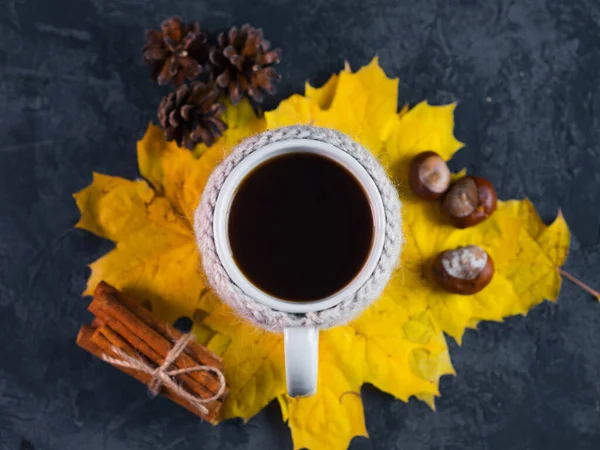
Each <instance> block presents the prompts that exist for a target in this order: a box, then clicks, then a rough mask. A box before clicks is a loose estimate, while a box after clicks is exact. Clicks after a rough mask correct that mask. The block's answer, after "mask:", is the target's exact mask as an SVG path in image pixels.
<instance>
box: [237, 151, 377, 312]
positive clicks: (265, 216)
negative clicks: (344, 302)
mask: <svg viewBox="0 0 600 450" xmlns="http://www.w3.org/2000/svg"><path fill="white" fill-rule="evenodd" d="M372 241H373V215H372V212H371V206H370V204H369V201H368V199H367V196H366V193H365V191H364V190H363V188H362V186H361V185H360V183H359V182H358V180H357V179H356V178H355V177H354V176H353V175H352V174H351V173H349V172H348V171H347V170H346V169H345V168H344V167H342V166H341V165H339V164H338V163H336V162H335V161H333V160H331V159H328V158H325V157H322V156H318V155H314V154H309V153H292V154H287V155H282V156H278V157H275V158H273V159H270V160H268V161H266V162H264V163H262V164H261V165H259V166H258V167H256V168H255V169H254V170H253V171H252V172H250V173H249V174H248V175H246V178H245V179H244V180H243V181H242V182H241V184H240V186H239V188H238V190H237V192H236V194H235V196H234V198H233V202H232V205H231V211H230V216H229V242H230V245H231V250H232V252H233V257H234V260H235V262H236V264H237V265H238V267H239V268H240V269H241V271H242V272H243V274H244V275H245V276H246V278H248V279H249V280H250V281H251V282H252V283H253V284H254V285H255V286H256V287H258V288H259V289H260V290H262V291H264V292H266V293H268V294H270V295H273V296H275V297H277V298H280V299H284V300H292V301H310V300H318V299H322V298H325V297H328V296H329V295H332V294H334V293H335V292H337V291H339V290H340V289H342V288H343V287H344V286H346V285H347V284H348V283H349V282H350V281H352V279H353V278H354V277H355V276H356V275H357V274H358V273H359V272H360V270H361V268H362V267H363V265H364V264H365V262H366V259H367V257H368V255H369V252H370V250H371V245H372Z"/></svg>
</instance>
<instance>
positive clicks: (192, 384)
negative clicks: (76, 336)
mask: <svg viewBox="0 0 600 450" xmlns="http://www.w3.org/2000/svg"><path fill="white" fill-rule="evenodd" d="M97 333H100V334H102V335H103V336H104V337H105V338H106V339H107V340H108V341H109V342H111V343H112V344H113V345H115V346H116V347H118V348H121V347H120V345H121V341H123V342H125V344H127V345H128V346H131V347H133V348H134V349H136V350H137V352H138V353H140V354H141V355H143V356H144V357H145V358H146V359H147V360H148V361H150V362H152V363H153V364H154V365H156V366H160V365H161V364H162V362H163V361H164V360H165V357H164V356H161V355H159V354H158V353H157V352H156V351H155V350H154V349H153V348H152V347H151V346H149V345H148V344H146V342H144V341H143V340H142V339H140V338H139V337H138V336H136V335H135V334H133V333H132V332H131V331H130V330H129V329H128V328H126V327H125V326H123V324H122V323H121V322H119V321H117V320H114V319H113V318H112V317H109V318H107V319H106V320H105V321H104V325H103V326H102V327H100V328H98V330H97ZM124 351H125V350H124ZM190 375H191V374H185V373H184V374H181V375H178V379H179V380H181V383H182V384H183V386H184V387H185V388H186V389H187V390H188V391H190V392H192V393H193V394H195V395H196V396H198V397H200V398H207V397H210V396H212V393H211V391H210V389H208V388H207V387H206V386H205V385H203V384H201V383H199V382H198V381H197V380H195V379H194V378H193V377H192V376H190ZM221 401H222V400H221Z"/></svg>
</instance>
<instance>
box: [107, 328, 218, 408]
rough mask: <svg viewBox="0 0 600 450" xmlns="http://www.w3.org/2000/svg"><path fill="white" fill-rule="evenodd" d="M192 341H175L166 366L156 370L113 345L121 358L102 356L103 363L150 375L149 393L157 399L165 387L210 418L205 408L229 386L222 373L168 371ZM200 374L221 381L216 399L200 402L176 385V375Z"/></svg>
mask: <svg viewBox="0 0 600 450" xmlns="http://www.w3.org/2000/svg"><path fill="white" fill-rule="evenodd" d="M191 338H192V335H191V334H185V335H183V336H181V337H180V338H179V339H178V340H177V341H175V344H174V345H173V348H172V349H171V350H170V351H169V353H168V354H167V356H166V358H165V360H164V361H163V363H162V364H161V365H160V366H158V367H153V366H152V365H150V364H148V363H146V362H145V361H143V360H142V359H141V358H139V357H137V356H131V355H128V354H127V353H125V352H124V351H122V350H121V349H120V348H118V347H116V346H114V345H113V346H112V347H111V350H112V351H113V352H114V353H115V354H116V355H117V356H118V358H113V357H111V356H108V355H106V354H103V355H102V359H103V360H104V361H106V362H108V363H110V364H113V365H115V366H119V367H124V368H127V369H133V370H138V371H140V372H144V373H147V374H148V375H150V376H151V377H152V381H151V382H150V384H149V385H148V389H149V391H150V393H151V394H152V396H156V395H158V393H159V392H160V389H161V387H163V386H164V387H166V388H167V389H169V390H170V391H172V392H173V393H175V394H176V395H177V396H179V397H181V398H183V399H184V400H186V401H187V402H188V403H190V404H191V405H193V406H194V407H195V408H196V409H197V410H198V411H200V412H201V413H203V414H208V409H207V408H206V406H204V405H205V404H206V403H210V402H212V401H214V400H217V399H218V398H219V397H221V396H222V395H223V392H225V387H226V385H225V376H224V375H223V372H221V371H220V370H219V369H217V368H216V367H213V366H203V365H198V366H194V367H189V368H187V369H175V370H168V369H169V367H170V366H171V364H173V362H175V360H176V359H177V358H178V357H179V355H180V354H181V353H182V352H183V351H184V350H185V348H186V347H187V345H188V343H189V342H190V340H191ZM201 371H202V372H211V373H214V374H215V375H216V376H217V378H218V379H219V389H218V390H217V392H216V393H215V394H214V395H212V396H211V397H208V398H199V397H198V396H196V395H194V394H192V393H191V392H189V391H188V390H187V389H185V388H184V387H183V386H181V385H180V384H179V383H177V382H176V381H175V377H176V376H177V375H181V374H184V373H192V372H201Z"/></svg>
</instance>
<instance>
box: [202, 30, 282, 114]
mask: <svg viewBox="0 0 600 450" xmlns="http://www.w3.org/2000/svg"><path fill="white" fill-rule="evenodd" d="M270 47H271V43H270V42H269V41H266V40H265V39H264V37H263V32H262V30H260V29H257V28H253V27H251V26H250V25H248V24H246V25H244V26H243V27H242V28H241V29H240V30H238V29H237V28H236V27H233V28H231V29H230V30H229V33H227V34H225V33H221V34H220V35H219V38H218V44H217V46H216V47H215V48H213V49H212V50H211V52H210V61H211V62H212V64H213V66H214V67H213V75H214V76H215V77H216V79H215V81H216V84H217V85H218V86H219V87H221V88H223V90H224V91H225V93H226V94H227V95H229V98H230V99H231V102H232V103H233V104H234V105H235V104H237V103H239V102H240V100H241V99H242V97H243V96H244V95H248V96H249V97H251V98H252V99H253V100H254V101H256V102H258V103H261V102H262V101H263V98H264V96H263V93H262V91H265V92H267V93H269V94H274V93H275V87H274V86H273V84H272V83H273V81H278V80H279V79H280V78H281V76H280V75H278V74H277V72H275V69H274V68H273V65H275V64H277V63H279V60H280V59H281V49H274V50H269V48H270Z"/></svg>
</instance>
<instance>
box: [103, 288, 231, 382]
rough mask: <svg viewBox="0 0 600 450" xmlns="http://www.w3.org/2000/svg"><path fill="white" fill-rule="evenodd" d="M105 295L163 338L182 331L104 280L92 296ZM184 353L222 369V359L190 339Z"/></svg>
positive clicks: (176, 334) (174, 339)
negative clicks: (113, 299)
mask: <svg viewBox="0 0 600 450" xmlns="http://www.w3.org/2000/svg"><path fill="white" fill-rule="evenodd" d="M107 295H110V296H112V297H114V298H115V299H116V300H117V301H118V302H119V303H121V304H122V305H124V306H125V307H127V309H129V310H130V311H131V312H133V313H134V314H135V315H136V316H138V317H139V318H140V319H142V320H143V321H144V322H145V323H146V324H147V325H148V326H149V327H150V328H152V329H153V330H154V331H156V332H157V333H159V334H161V335H162V336H164V337H165V338H167V339H169V340H171V341H176V340H177V339H179V338H180V337H181V335H182V333H181V332H180V331H179V330H178V329H177V328H174V327H172V326H171V325H169V324H168V323H166V322H163V321H161V320H158V319H157V318H156V317H155V316H154V315H153V314H152V313H151V312H150V311H148V310H147V309H146V308H144V307H143V306H141V305H139V304H138V303H136V302H135V301H134V300H132V299H131V298H129V297H128V296H126V295H125V294H123V293H122V292H121V291H119V290H118V289H116V288H115V287H113V286H111V285H110V284H108V283H106V282H105V281H101V282H100V283H98V285H97V286H96V289H95V291H94V297H105V296H107ZM185 353H187V354H188V355H189V356H190V357H192V358H193V359H194V360H196V361H198V362H199V363H201V364H203V365H206V366H213V367H216V368H217V369H220V370H223V360H222V359H221V358H219V357H218V356H217V355H215V354H214V353H212V352H211V351H210V350H208V349H206V348H205V347H202V346H201V345H199V344H197V343H196V342H194V341H191V342H190V343H189V344H188V346H187V347H186V349H185Z"/></svg>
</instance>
